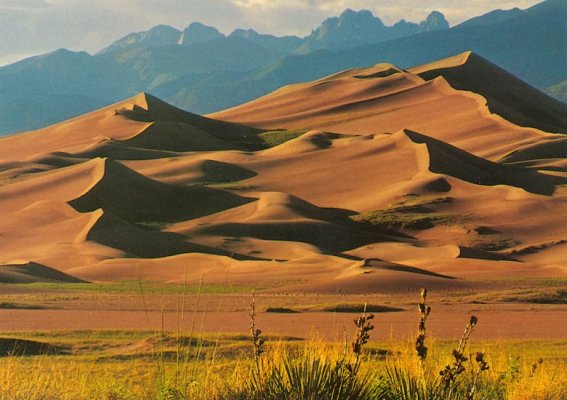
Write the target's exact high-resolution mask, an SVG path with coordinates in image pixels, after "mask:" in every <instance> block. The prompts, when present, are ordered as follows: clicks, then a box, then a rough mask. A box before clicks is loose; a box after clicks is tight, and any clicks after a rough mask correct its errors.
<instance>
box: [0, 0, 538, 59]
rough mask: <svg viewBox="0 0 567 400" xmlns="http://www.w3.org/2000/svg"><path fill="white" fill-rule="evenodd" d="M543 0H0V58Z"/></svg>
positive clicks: (458, 12)
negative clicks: (180, 33)
mask: <svg viewBox="0 0 567 400" xmlns="http://www.w3.org/2000/svg"><path fill="white" fill-rule="evenodd" d="M539 2H541V0H474V1H462V0H396V1H391V0H119V1H117V0H0V65H5V64H8V63H11V62H15V61H17V60H20V59H22V58H25V57H29V56H32V55H38V54H44V53H47V52H50V51H53V50H56V49H59V48H67V49H70V50H75V51H80V50H82V51H87V52H89V53H91V54H92V53H96V52H97V51H99V50H101V49H102V48H104V47H106V46H108V45H109V44H110V43H112V42H113V41H115V40H117V39H119V38H121V37H123V36H125V35H127V34H128V33H131V32H139V31H144V30H148V29H149V28H151V27H153V26H155V25H159V24H167V25H171V26H174V27H176V28H178V29H183V28H184V27H185V26H187V25H189V24H190V23H191V22H197V21H198V22H202V23H205V24H207V25H212V26H215V27H216V28H217V29H219V30H220V31H221V32H224V33H227V34H228V33H230V32H231V31H232V30H234V29H236V28H246V29H248V28H253V29H255V30H257V31H258V32H261V33H271V34H276V35H284V34H295V35H299V36H305V35H308V34H309V32H310V31H311V29H313V28H315V27H317V26H318V25H319V24H320V23H321V22H322V21H323V20H324V19H325V18H328V17H332V16H336V15H339V14H340V13H341V12H342V11H343V10H344V9H346V8H351V9H353V10H360V9H367V10H370V11H372V12H373V14H374V15H375V16H377V17H379V18H380V19H381V20H382V21H383V22H384V23H385V24H386V25H392V24H394V23H395V22H397V21H399V20H400V19H402V18H403V19H406V20H407V21H412V22H419V21H422V20H423V19H425V17H426V16H427V15H428V14H429V13H430V12H431V11H434V10H437V11H441V12H442V13H443V14H445V17H446V18H447V20H448V21H449V23H450V24H451V26H454V25H456V24H458V23H460V22H462V21H464V20H466V19H469V18H471V17H474V16H477V15H481V14H484V13H486V12H488V11H491V10H494V9H511V8H514V7H519V8H521V9H525V8H528V7H530V6H532V5H534V4H536V3H539Z"/></svg>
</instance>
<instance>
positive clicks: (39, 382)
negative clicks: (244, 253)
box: [0, 280, 567, 400]
mask: <svg viewBox="0 0 567 400" xmlns="http://www.w3.org/2000/svg"><path fill="white" fill-rule="evenodd" d="M540 283H541V284H540V285H539V286H540V287H539V289H534V290H532V291H531V292H529V293H524V292H522V290H524V289H522V288H521V287H520V288H519V289H513V290H512V289H502V290H497V291H494V292H493V293H487V294H484V295H483V294H478V293H473V292H468V291H465V292H462V293H451V294H450V295H447V294H437V293H436V294H434V295H433V297H432V308H433V310H432V314H433V315H434V316H438V315H439V314H443V313H444V312H445V311H444V310H446V307H447V304H449V303H451V302H452V303H454V304H456V305H457V306H459V307H461V306H463V305H466V304H471V305H473V306H474V307H480V306H481V305H480V303H481V299H483V300H484V301H487V302H488V301H490V302H491V304H490V307H491V308H493V307H494V305H495V304H496V305H498V304H501V303H502V302H509V303H511V304H517V303H522V304H525V305H526V306H527V307H531V305H534V304H536V303H533V301H534V300H533V299H534V298H537V299H544V300H545V299H546V298H547V297H545V296H548V294H549V293H550V292H553V293H554V294H555V295H554V296H552V297H551V298H550V303H549V304H548V306H549V307H561V304H558V303H557V302H556V299H557V296H561V293H562V292H561V291H560V289H559V288H560V286H561V285H562V284H563V281H557V280H552V281H542V282H540ZM526 284H527V283H526ZM535 286H536V287H537V286H538V285H535ZM3 288H4V289H5V290H4V292H8V291H9V290H12V291H14V292H15V293H13V294H3V295H1V296H0V300H1V301H2V302H6V303H10V304H27V305H29V306H30V307H31V308H32V309H30V310H26V309H22V310H20V309H18V308H10V307H9V308H8V309H7V310H6V311H7V312H12V311H13V312H19V311H21V312H39V313H41V312H43V311H42V310H38V309H33V306H34V305H37V304H39V303H42V302H44V301H45V299H46V297H45V296H50V297H49V298H51V299H52V300H53V302H52V303H50V304H59V306H60V307H61V308H64V309H65V308H66V309H72V308H73V307H83V306H84V304H85V302H87V301H95V302H96V303H97V304H107V305H110V306H112V303H108V301H109V299H116V301H117V302H120V303H124V302H125V301H124V300H125V299H126V298H128V299H130V298H138V299H139V298H140V297H142V294H141V293H140V292H139V291H140V288H142V290H143V291H144V293H145V295H144V296H146V303H145V304H144V306H145V307H148V308H151V310H150V311H152V312H154V313H155V312H157V313H158V314H159V312H160V310H159V308H160V307H161V312H162V313H163V310H164V309H168V308H169V309H172V310H177V311H176V312H177V321H178V323H177V326H176V327H174V328H173V329H167V328H164V326H163V325H162V326H161V327H160V326H159V324H158V325H157V327H154V328H148V329H146V330H51V331H46V330H42V331H38V330H33V331H32V330H27V331H22V330H5V331H3V332H1V331H0V338H1V340H0V344H1V342H2V340H4V341H9V340H18V341H27V342H26V343H39V344H48V345H49V348H50V349H55V350H53V351H49V352H41V351H33V350H34V349H37V348H38V347H37V346H32V347H29V348H28V351H27V352H26V350H25V349H24V348H20V349H19V351H17V352H15V353H11V354H10V355H8V356H5V357H0V399H16V400H17V399H25V400H36V399H37V400H40V399H42V400H44V399H53V400H68V399H69V400H70V399H112V400H125V399H147V400H149V399H180V400H181V399H327V398H334V399H347V398H348V399H358V398H360V399H381V400H388V399H396V400H400V399H402V400H403V399H410V398H411V399H439V400H441V399H451V398H453V399H502V400H528V399H541V400H544V399H545V400H560V399H563V398H565V395H566V394H567V369H566V365H567V340H565V339H553V340H549V339H548V340H542V339H520V340H519V339H513V340H510V339H507V340H486V339H476V338H475V332H473V333H472V336H471V338H470V339H469V341H468V343H467V346H466V348H465V350H463V351H462V355H463V357H466V358H467V361H464V362H463V363H462V366H463V368H464V371H462V372H461V373H460V374H459V376H458V379H456V380H455V382H456V383H455V389H454V391H453V393H452V394H451V395H450V396H449V395H448V392H447V391H443V390H444V389H443V384H442V380H441V378H442V377H441V375H440V371H442V370H443V369H444V368H445V367H446V366H451V365H453V364H454V362H455V356H454V351H453V350H454V349H456V348H457V347H458V340H456V339H455V340H447V339H439V338H436V337H435V336H434V334H431V333H430V330H429V329H428V331H427V336H426V340H425V344H426V346H427V347H428V352H427V357H426V358H425V359H421V358H420V357H418V356H417V355H416V351H415V339H414V338H415V337H416V336H415V335H416V333H417V327H418V313H417V312H416V311H413V310H415V308H414V307H415V305H416V302H415V301H414V299H413V298H408V296H407V295H406V294H403V295H398V296H396V295H391V294H390V295H386V294H383V295H379V294H377V295H373V296H368V295H365V296H363V295H360V296H350V297H349V296H345V295H341V296H322V295H301V296H297V295H296V296H284V295H282V294H274V295H266V294H264V295H263V294H257V295H256V305H255V308H257V311H255V313H254V314H255V318H254V321H255V325H256V326H255V328H256V329H260V330H263V329H265V328H267V327H265V326H264V324H265V323H266V321H267V319H266V316H267V315H268V314H270V308H272V311H275V312H284V311H282V310H293V311H295V312H296V313H298V314H301V315H305V316H307V317H308V318H310V316H311V315H313V317H312V321H313V324H315V325H316V324H317V323H318V321H319V322H320V320H317V318H318V317H316V316H317V315H323V318H325V319H327V320H331V319H334V318H337V316H339V315H346V316H347V318H346V319H345V321H347V322H348V321H350V323H349V326H347V325H346V326H345V327H343V332H344V334H343V335H342V336H338V337H336V338H335V339H329V338H328V337H329V335H325V332H320V331H319V332H317V331H316V330H315V331H313V332H312V334H310V335H309V336H304V337H299V336H281V335H269V334H265V333H262V332H260V333H257V334H255V340H253V336H252V335H251V334H250V333H249V331H250V329H246V331H244V332H242V331H239V332H234V333H225V332H221V331H220V330H217V331H214V330H213V331H211V330H209V329H207V328H206V327H205V325H204V324H203V322H204V317H203V319H201V315H202V314H197V313H196V311H198V310H199V311H204V312H206V310H207V306H206V304H207V303H208V302H210V300H212V299H215V300H216V299H221V298H223V299H224V300H223V301H224V302H225V305H224V306H223V307H229V308H230V309H232V310H235V311H238V312H242V309H243V308H247V310H246V309H245V310H244V311H243V312H244V315H245V316H246V319H247V322H246V324H247V325H249V324H250V322H251V319H250V317H249V316H248V314H249V313H250V307H249V306H250V301H251V296H250V294H248V293H246V294H243V293H242V292H241V291H244V290H245V289H247V288H240V289H235V288H232V287H228V286H224V287H214V286H211V287H209V286H207V285H200V289H198V288H188V287H185V288H184V290H185V291H184V292H180V287H178V286H177V285H165V284H158V283H150V282H144V283H140V282H135V283H134V282H123V283H113V284H102V283H100V284H73V285H67V284H32V285H23V286H13V285H5V286H3ZM195 290H197V293H195ZM136 291H138V292H136ZM524 294H525V296H524ZM185 295H187V301H186V306H185V307H186V310H185V311H184V312H185V315H183V314H181V313H182V312H183V311H180V310H179V303H178V301H179V300H180V299H182V298H184V296H185ZM132 296H134V297H132ZM483 296H484V297H483ZM538 296H539V297H538ZM541 296H544V297H541ZM368 297H370V298H371V299H372V300H373V303H371V304H369V305H366V315H368V313H369V312H373V313H375V314H376V318H375V319H373V320H372V321H371V323H372V324H373V325H374V327H373V329H369V330H367V331H366V333H367V335H368V336H367V338H366V342H365V343H363V344H362V345H361V346H358V347H355V346H354V344H355V343H356V342H357V341H359V343H360V338H361V337H362V336H361V332H362V331H361V329H360V324H359V326H355V325H354V324H352V320H353V319H354V318H355V317H359V316H360V315H363V314H364V309H365V307H364V300H365V298H368ZM337 300H342V301H337ZM449 300H450V301H449ZM219 301H220V300H219ZM153 303H158V304H159V307H157V309H156V307H154V305H155V304H153ZM530 304H531V305H530ZM536 305H537V306H542V305H541V303H537V304H536ZM214 307H217V306H216V305H214ZM278 307H279V309H278ZM134 308H136V307H134ZM209 309H210V308H209ZM398 310H399V311H398ZM476 310H477V311H479V322H478V325H479V327H481V328H482V326H483V323H485V322H487V321H485V320H484V319H483V318H484V315H483V312H482V309H476ZM388 311H394V312H388ZM396 311H398V312H396ZM384 312H387V314H383V313H384ZM404 312H405V313H411V317H412V321H413V322H412V324H411V326H412V328H411V329H409V330H408V331H407V332H406V335H405V336H403V337H401V336H390V337H389V338H384V335H383V333H384V331H385V330H387V329H388V325H387V323H386V321H387V320H388V318H389V316H390V315H393V314H400V313H404ZM87 315H88V311H85V316H87ZM293 315H296V314H293ZM461 317H462V318H461ZM183 318H185V319H186V320H187V321H186V322H189V324H188V328H185V329H182V325H183V324H182V321H181V319H183ZM208 318H212V319H214V318H217V316H216V314H215V313H214V312H211V314H210V315H209V316H208ZM357 319H358V318H357ZM467 319H468V317H467V315H465V313H463V315H460V317H459V318H457V319H455V320H454V321H452V324H453V325H455V326H456V328H457V329H458V330H460V329H462V328H463V327H464V323H465V322H466V321H467ZM217 322H218V323H219V324H220V325H222V323H223V321H217ZM369 322H370V320H368V321H366V323H369ZM503 323H506V322H503ZM525 323H526V324H529V323H530V322H529V320H526V321H525ZM220 325H218V326H220ZM457 325H458V326H457ZM460 325H463V326H460ZM185 326H187V324H186V325H185ZM367 326H368V325H367ZM427 326H428V328H429V322H428V323H427ZM520 328H521V327H520ZM479 329H480V328H479ZM267 331H270V330H269V329H267ZM247 332H248V333H247ZM363 333H364V332H363ZM0 347H1V346H0ZM355 349H358V350H355ZM477 353H482V354H483V360H484V361H486V363H487V365H488V367H489V368H488V369H487V370H483V371H480V369H479V368H480V364H479V363H478V362H477V361H476V359H477ZM357 360H358V361H357ZM355 366H356V373H354V374H353V373H352V372H351V370H352V369H353V368H355ZM333 382H334V383H333ZM473 382H474V384H473ZM473 387H474V393H473V394H472V397H470V391H471V388H473ZM333 388H334V389H333ZM337 388H339V389H337ZM296 389H297V390H296ZM356 390H359V392H356ZM333 391H338V392H336V393H335V396H334V397H325V395H323V394H322V393H332V392H333ZM349 391H350V392H349ZM339 392H340V393H339ZM355 392H356V393H358V394H353V393H355ZM349 393H350V394H349ZM361 393H362V394H361ZM443 396H444V397H443ZM451 396H452V397H451ZM467 396H469V397H467Z"/></svg>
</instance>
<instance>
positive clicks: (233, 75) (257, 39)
mask: <svg viewBox="0 0 567 400" xmlns="http://www.w3.org/2000/svg"><path fill="white" fill-rule="evenodd" d="M566 18H567V0H547V1H544V2H542V3H540V4H538V5H536V6H533V7H531V8H529V9H527V10H520V9H513V10H507V11H502V10H497V11H493V12H490V13H488V14H485V15H482V16H479V17H475V18H473V19H470V20H468V21H465V22H464V23H462V24H460V25H458V26H455V27H452V28H449V25H448V23H447V21H446V20H445V18H444V17H443V15H442V14H440V13H438V12H432V13H431V14H430V15H429V16H428V17H427V19H426V20H424V21H422V22H421V23H411V22H406V21H405V20H401V21H399V22H398V23H396V24H394V25H392V26H386V25H384V24H383V23H382V21H381V20H380V19H379V18H377V17H375V16H373V15H372V14H371V13H370V12H369V11H365V10H362V11H358V12H356V11H353V10H345V11H344V12H343V13H342V14H341V15H340V16H338V17H334V18H329V19H327V20H325V21H324V22H323V23H322V24H321V25H320V26H319V27H317V28H316V29H314V30H313V31H312V32H311V34H310V35H308V36H306V37H304V38H300V37H297V36H284V37H276V36H273V35H268V34H259V33H257V32H255V31H254V30H243V29H237V30H235V31H234V32H232V33H230V34H229V35H225V34H223V33H221V32H219V31H218V30H217V29H216V28H214V27H209V26H205V25H203V24H200V23H192V24H190V25H189V26H188V27H187V28H186V29H184V30H183V31H181V30H178V29H175V28H173V27H169V26H165V25H160V26H157V27H154V28H152V29H150V30H148V31H145V32H139V33H133V34H130V35H127V36H126V37H124V38H122V39H120V40H118V41H116V42H115V43H113V44H111V45H110V46H108V47H107V48H105V49H103V50H102V51H100V52H99V53H97V54H95V55H89V54H87V53H85V52H71V51H68V50H64V49H62V50H58V51H55V52H53V53H49V54H46V55H42V56H37V57H32V58H29V59H26V60H23V61H20V62H17V63H15V64H12V65H9V66H5V67H2V68H0V134H8V133H13V132H18V131H23V130H29V129H35V128H39V127H42V126H46V125H49V124H52V123H55V122H57V121H61V120H64V119H67V118H70V117H73V116H75V115H79V114H82V113H84V112H87V111H89V110H93V109H96V108H99V107H102V106H105V105H108V104H110V103H113V102H116V101H119V100H120V99H123V98H126V97H129V96H133V95H135V94H136V93H139V92H142V91H144V92H149V93H152V94H153V95H156V96H158V97H160V98H163V99H164V100H166V101H168V102H170V103H172V104H173V105H176V106H178V107H180V108H182V109H185V110H190V111H193V112H196V113H201V114H202V113H209V112H214V111H217V110H220V109H224V108H227V107H231V106H235V105H237V104H241V103H244V102H246V101H249V100H252V99H254V98H256V97H258V96H262V95H264V94H266V93H269V92H270V91H272V90H275V89H277V88H278V87H280V86H282V85H286V84H289V83H296V82H304V81H309V80H313V79H317V78H319V77H321V76H324V75H327V74H331V73H333V72H337V71H339V70H342V69H345V68H351V67H354V66H361V65H373V64H376V63H379V62H383V61H389V62H392V63H394V64H396V65H398V66H399V67H400V68H408V67H410V66H412V65H417V64H420V63H427V62H431V61H433V60H435V59H440V58H444V57H448V56H450V55H452V54H456V53H459V52H463V51H467V50H473V51H474V52H476V53H477V54H479V55H481V56H484V57H486V58H488V59H490V60H491V61H493V62H494V63H496V64H497V65H499V66H502V67H504V68H505V69H506V70H508V71H509V72H511V73H512V74H514V75H515V76H517V77H519V78H521V79H523V80H524V81H526V82H528V83H529V84H531V85H533V86H535V87H536V88H539V89H546V88H550V89H549V93H550V94H552V95H556V96H557V97H558V98H560V99H562V98H564V97H562V96H564V90H563V89H562V86H561V82H564V81H566V80H567V70H566V69H565V65H567V41H566V40H565V38H566V37H567V26H566V25H565V23H564V21H565V19H566ZM557 85H559V86H557Z"/></svg>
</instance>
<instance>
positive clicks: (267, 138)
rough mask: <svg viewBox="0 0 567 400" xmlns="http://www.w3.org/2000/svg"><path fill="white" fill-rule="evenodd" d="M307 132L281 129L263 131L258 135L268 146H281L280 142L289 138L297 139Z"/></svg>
mask: <svg viewBox="0 0 567 400" xmlns="http://www.w3.org/2000/svg"><path fill="white" fill-rule="evenodd" d="M305 132H306V131H305V130H294V129H289V130H285V129H279V130H274V131H266V132H262V133H260V134H259V135H258V137H259V138H260V140H261V141H262V142H263V143H264V145H265V146H266V148H271V147H276V146H279V145H280V144H282V143H285V142H287V141H289V140H292V139H296V138H298V137H300V136H301V135H303V134H304V133H305Z"/></svg>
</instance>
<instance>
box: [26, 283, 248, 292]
mask: <svg viewBox="0 0 567 400" xmlns="http://www.w3.org/2000/svg"><path fill="white" fill-rule="evenodd" d="M25 285H26V286H28V287H32V288H41V289H47V290H53V291H76V292H97V293H141V292H144V293H157V294H198V293H201V294H232V293H250V292H251V291H252V290H253V289H254V288H253V287H247V286H236V285H208V284H207V285H202V286H200V285H198V284H190V285H183V284H173V283H163V282H155V281H120V282H108V283H47V282H36V283H28V284H25ZM20 286H21V285H20Z"/></svg>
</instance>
